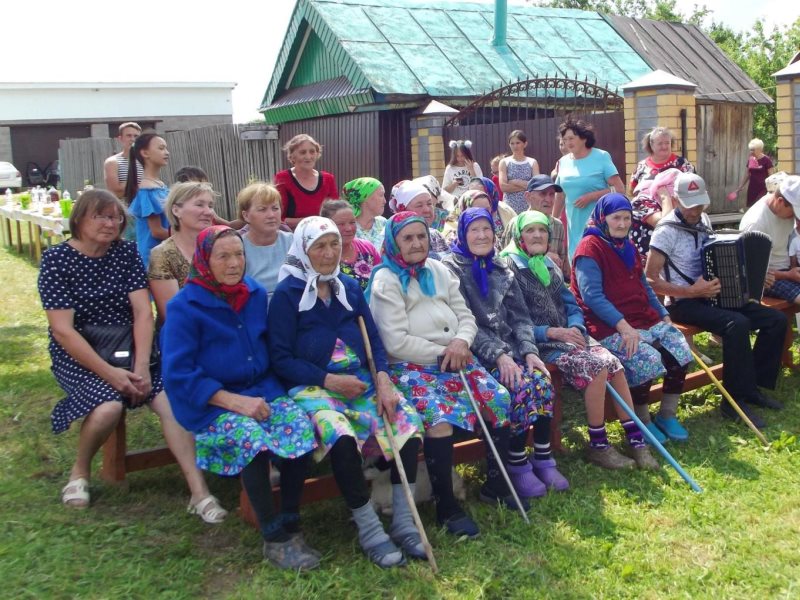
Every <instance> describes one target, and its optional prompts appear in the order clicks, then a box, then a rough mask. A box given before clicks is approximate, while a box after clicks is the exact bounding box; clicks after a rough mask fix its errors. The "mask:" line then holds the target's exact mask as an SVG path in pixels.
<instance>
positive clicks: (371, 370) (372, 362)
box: [358, 317, 439, 573]
mask: <svg viewBox="0 0 800 600" xmlns="http://www.w3.org/2000/svg"><path fill="white" fill-rule="evenodd" d="M358 327H359V329H361V337H362V338H364V349H365V350H366V352H367V363H368V365H369V374H370V375H371V376H372V385H374V386H375V394H376V397H377V393H378V370H377V369H376V368H375V359H374V358H373V357H372V344H371V343H370V341H369V335H368V334H367V326H366V324H365V323H364V317H358ZM383 426H384V428H385V429H386V437H388V438H389V446H390V447H391V448H392V456H394V464H395V465H397V472H398V473H399V474H400V481H401V482H402V483H403V491H404V492H405V493H406V502H408V506H409V508H410V509H411V516H412V517H413V518H414V525H416V526H417V531H419V535H420V538H422V547H423V548H425V556H426V557H428V564H429V565H430V566H431V571H433V572H434V573H438V572H439V567H438V566H437V564H436V558H435V557H434V556H433V548H432V547H431V543H430V542H429V541H428V536H427V535H426V533H425V527H424V526H423V525H422V519H421V518H420V516H419V512H418V511H417V504H416V503H415V502H414V496H413V494H412V493H411V486H410V485H409V483H408V476H407V475H406V469H405V467H404V466H403V461H402V460H400V449H399V448H398V447H397V441H396V440H395V439H394V433H393V432H392V424H391V423H389V419H387V418H385V417H384V419H383Z"/></svg>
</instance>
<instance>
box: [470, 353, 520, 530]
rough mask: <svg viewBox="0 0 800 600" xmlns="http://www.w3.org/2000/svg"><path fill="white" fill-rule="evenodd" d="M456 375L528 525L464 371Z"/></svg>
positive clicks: (515, 491)
mask: <svg viewBox="0 0 800 600" xmlns="http://www.w3.org/2000/svg"><path fill="white" fill-rule="evenodd" d="M458 374H459V375H461V381H462V383H463V384H464V389H465V390H466V391H467V396H469V401H470V404H472V410H474V411H475V415H476V416H477V417H478V422H479V423H480V424H481V429H483V435H484V437H485V438H486V443H487V444H489V448H490V449H491V451H492V454H494V459H495V460H496V461H497V467H498V468H499V469H500V473H501V474H502V475H503V479H505V480H506V485H507V486H508V489H509V490H511V495H512V496H513V497H514V502H516V503H517V508H518V509H519V512H520V514H521V515H522V518H523V519H524V520H525V522H526V523H527V524H528V525H530V524H531V522H530V519H528V513H526V512H525V509H524V508H522V502H521V501H520V499H519V496H518V495H517V490H515V489H514V485H513V484H512V483H511V479H509V477H508V472H507V471H506V467H505V465H503V461H502V460H500V454H499V453H498V452H497V448H496V447H495V445H494V441H492V436H491V435H490V434H489V428H488V427H486V421H484V420H483V415H481V407H480V406H478V402H477V401H476V400H475V396H473V395H472V390H471V389H470V388H469V382H468V381H467V376H466V375H465V374H464V369H459V371H458Z"/></svg>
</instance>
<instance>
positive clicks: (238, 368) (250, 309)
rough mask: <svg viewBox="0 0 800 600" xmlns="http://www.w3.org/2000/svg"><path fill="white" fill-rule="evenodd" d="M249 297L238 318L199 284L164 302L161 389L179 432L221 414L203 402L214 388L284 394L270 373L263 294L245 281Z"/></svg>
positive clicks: (269, 395)
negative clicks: (181, 427) (164, 319)
mask: <svg viewBox="0 0 800 600" xmlns="http://www.w3.org/2000/svg"><path fill="white" fill-rule="evenodd" d="M244 281H245V283H246V284H247V287H248V289H249V290H250V298H249V299H248V301H247V304H245V306H244V308H242V310H241V311H240V312H239V313H238V314H237V313H235V312H234V311H233V309H232V308H231V307H230V305H229V304H228V303H227V302H225V301H224V300H222V299H220V298H218V297H217V296H215V295H214V294H212V293H211V292H210V291H208V290H206V289H205V288H203V287H200V286H199V285H194V284H191V283H188V284H186V285H185V286H184V287H183V289H181V291H179V292H178V293H177V294H176V295H175V297H174V298H172V300H170V301H169V302H168V303H167V308H168V310H167V314H168V315H169V317H168V318H167V320H166V321H165V323H164V326H163V327H162V329H161V354H162V362H161V365H162V371H163V375H162V377H163V380H164V389H165V390H166V392H167V396H168V398H169V401H170V404H171V405H172V412H173V413H174V414H175V418H176V419H177V420H178V423H180V424H181V425H182V426H183V427H184V429H187V430H188V431H193V432H199V431H201V430H203V429H205V428H206V427H208V425H210V424H211V423H212V422H213V421H214V419H216V418H217V417H218V416H219V415H220V414H222V413H224V412H226V410H225V409H224V408H221V407H219V406H211V405H209V404H208V401H209V400H210V399H211V397H212V396H213V395H214V394H215V393H216V392H218V391H219V390H226V391H228V392H233V393H236V394H241V395H243V396H252V397H254V398H258V397H263V398H265V399H266V400H267V401H268V402H271V401H272V400H274V399H275V398H277V397H278V396H283V395H285V394H286V391H285V390H284V388H283V386H281V384H280V382H279V381H278V378H277V377H275V375H274V374H273V373H272V372H271V371H270V360H269V352H268V346H267V338H268V335H267V320H266V313H267V292H266V291H265V290H264V288H262V287H261V286H260V285H258V283H256V282H255V281H254V280H253V279H251V278H249V277H245V278H244Z"/></svg>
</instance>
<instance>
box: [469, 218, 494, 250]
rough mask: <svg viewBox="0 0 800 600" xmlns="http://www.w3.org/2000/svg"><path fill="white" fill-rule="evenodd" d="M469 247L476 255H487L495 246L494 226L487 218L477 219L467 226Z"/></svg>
mask: <svg viewBox="0 0 800 600" xmlns="http://www.w3.org/2000/svg"><path fill="white" fill-rule="evenodd" d="M467 247H468V248H469V251H470V252H472V253H473V254H474V255H475V256H486V255H487V254H489V253H490V252H491V251H492V248H494V227H492V224H491V223H489V221H488V220H486V219H475V220H474V221H473V222H472V223H470V224H469V226H468V227H467Z"/></svg>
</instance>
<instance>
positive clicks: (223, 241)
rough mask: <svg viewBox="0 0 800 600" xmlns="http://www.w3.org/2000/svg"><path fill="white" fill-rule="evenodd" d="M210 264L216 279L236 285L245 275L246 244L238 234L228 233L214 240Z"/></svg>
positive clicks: (226, 283)
mask: <svg viewBox="0 0 800 600" xmlns="http://www.w3.org/2000/svg"><path fill="white" fill-rule="evenodd" d="M208 266H209V268H210V269H211V274H212V275H213V276H214V279H216V280H217V281H219V282H220V283H221V284H223V285H236V284H237V283H239V282H240V281H241V280H242V277H244V246H243V245H242V240H240V239H239V236H238V235H226V236H223V237H221V238H219V239H218V240H217V241H216V242H214V247H213V248H212V249H211V257H210V258H209V259H208Z"/></svg>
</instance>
